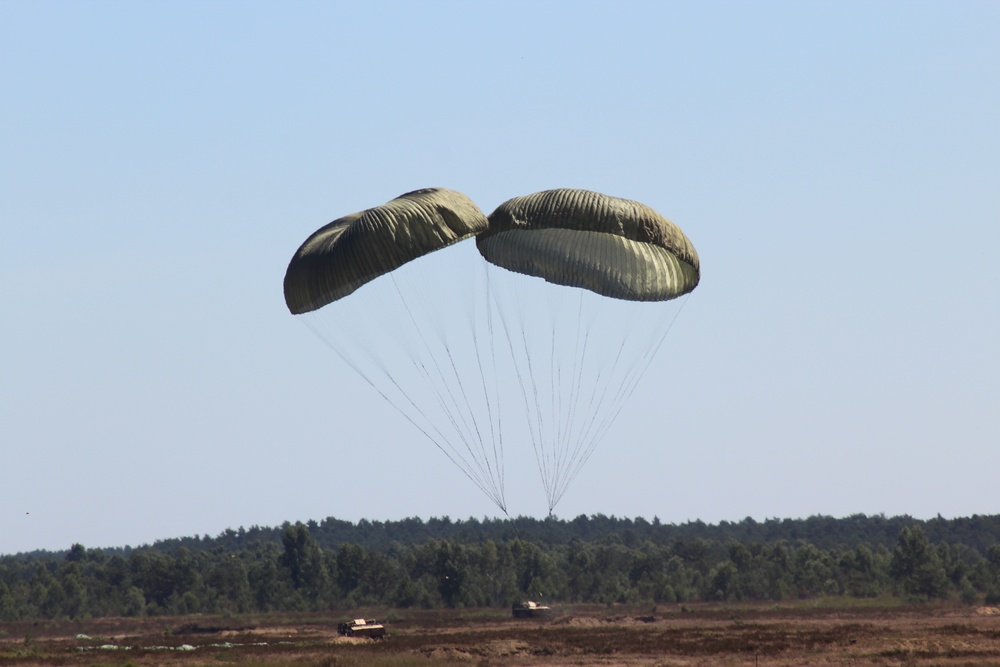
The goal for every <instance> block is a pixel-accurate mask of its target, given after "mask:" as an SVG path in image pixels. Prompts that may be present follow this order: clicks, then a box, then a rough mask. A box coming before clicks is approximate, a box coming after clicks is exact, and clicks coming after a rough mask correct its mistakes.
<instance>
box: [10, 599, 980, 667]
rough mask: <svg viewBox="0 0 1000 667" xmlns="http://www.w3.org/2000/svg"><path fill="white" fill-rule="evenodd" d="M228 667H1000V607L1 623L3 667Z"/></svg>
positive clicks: (698, 608) (710, 608) (827, 605)
mask: <svg viewBox="0 0 1000 667" xmlns="http://www.w3.org/2000/svg"><path fill="white" fill-rule="evenodd" d="M362 616H364V617H366V618H378V619H379V620H383V619H384V622H385V624H386V627H387V628H388V630H389V636H388V637H387V638H385V639H382V640H370V639H349V638H346V637H341V636H340V635H338V634H337V632H336V626H337V623H338V622H340V621H343V620H347V619H351V618H358V617H362ZM81 635H85V637H83V636H81ZM225 664H238V665H262V666H264V665H267V666H275V667H277V666H280V665H315V666H322V667H333V666H336V667H354V666H355V665H376V666H379V665H381V666H384V667H409V665H426V666H427V667H435V666H439V665H474V666H476V667H486V666H491V667H492V666H496V667H514V666H522V665H523V666H535V665H557V666H565V667H569V666H572V667H587V666H601V667H616V666H622V667H681V666H701V665H773V666H791V665H882V666H885V667H891V666H895V665H900V666H902V665H906V666H910V665H927V666H931V665H934V666H941V667H972V666H973V665H975V666H976V667H980V666H996V667H1000V609H998V608H996V607H963V606H954V605H919V606H898V605H897V604H895V603H893V602H892V601H887V602H885V603H884V604H881V605H880V604H873V603H870V602H869V603H866V604H865V605H863V606H859V605H858V604H857V603H856V602H852V601H842V602H841V603H840V604H838V602H836V601H824V602H822V603H817V602H815V601H811V602H808V603H795V604H787V605H774V604H770V605H764V604H760V605H707V604H706V605H687V606H683V607H682V606H681V605H659V606H657V607H652V606H647V607H646V608H644V609H628V608H624V607H604V606H600V607H598V606H582V605H560V606H557V607H556V608H555V609H554V613H553V615H552V616H551V617H550V618H548V619H545V620H534V619H531V620H528V619H513V618H511V617H510V612H509V610H500V609H491V610H430V611H428V610H409V609H407V610H385V609H381V610H377V609H376V610H372V609H366V610H348V611H346V612H344V611H340V612H324V613H307V614H269V615H248V616H241V617H222V616H207V615H194V616H186V617H163V618H142V619H123V618H103V619H86V620H73V621H69V620H63V621H38V622H29V621H24V622H8V623H0V666H6V665H17V666H18V667H40V666H42V665H67V666H76V665H114V666H122V667H124V666H126V665H130V666H132V667H151V666H154V665H170V666H178V667H203V666H208V665H225Z"/></svg>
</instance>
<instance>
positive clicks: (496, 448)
mask: <svg viewBox="0 0 1000 667" xmlns="http://www.w3.org/2000/svg"><path fill="white" fill-rule="evenodd" d="M481 275H482V276H483V281H484V285H483V287H484V294H483V297H484V298H483V299H482V303H483V304H484V305H485V308H486V333H487V336H488V338H489V341H488V342H489V345H488V346H487V349H489V351H490V362H491V364H492V368H493V395H494V397H495V401H496V421H495V422H494V419H493V409H492V406H491V403H490V398H489V389H488V387H487V381H486V374H485V373H484V372H483V359H482V355H481V354H480V352H479V350H480V347H479V336H478V335H477V332H476V328H475V325H473V328H472V331H473V342H474V344H475V346H476V360H477V361H478V362H479V376H480V378H481V379H482V382H483V396H484V398H485V400H486V410H487V413H488V414H489V419H490V440H491V442H492V444H493V460H494V461H495V462H496V463H497V466H496V467H497V478H498V481H499V486H500V496H501V497H503V496H504V493H505V491H504V474H505V470H504V454H503V420H502V419H501V418H500V416H501V413H500V386H499V381H498V379H497V356H496V346H495V344H494V341H495V336H494V334H493V305H492V303H491V301H490V274H489V271H487V270H486V267H485V266H484V267H483V268H482V274H481ZM478 302H479V301H478V300H477V303H478ZM503 510H504V514H506V513H507V509H506V507H504V508H503ZM508 516H509V515H508Z"/></svg>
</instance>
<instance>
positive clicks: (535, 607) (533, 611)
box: [511, 600, 552, 618]
mask: <svg viewBox="0 0 1000 667" xmlns="http://www.w3.org/2000/svg"><path fill="white" fill-rule="evenodd" d="M511 611H512V612H513V613H514V618H544V617H546V616H548V615H549V614H550V613H552V608H551V607H545V606H543V605H540V604H538V603H537V602H535V601H533V600H524V601H523V602H515V603H514V606H513V608H512V610H511Z"/></svg>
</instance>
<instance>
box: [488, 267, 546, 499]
mask: <svg viewBox="0 0 1000 667" xmlns="http://www.w3.org/2000/svg"><path fill="white" fill-rule="evenodd" d="M489 286H490V300H491V302H492V303H494V304H495V305H496V309H497V314H499V315H500V324H501V327H502V329H503V333H504V337H505V338H506V340H507V349H508V350H509V351H510V356H511V362H512V363H511V367H512V368H513V369H514V375H515V376H516V377H517V384H518V386H519V387H520V389H521V399H522V400H523V402H524V416H525V422H526V424H527V426H528V435H529V437H530V438H531V448H532V449H533V450H534V452H535V462H536V464H537V465H538V468H539V472H540V473H541V477H542V487H543V489H545V491H546V496H548V479H547V477H546V475H545V473H544V467H543V466H542V459H541V453H540V448H541V423H540V421H541V420H540V417H537V418H533V416H532V413H531V405H530V399H529V392H528V387H527V384H526V381H525V377H524V376H525V375H526V374H527V375H528V376H529V378H528V379H530V380H532V387H534V378H532V377H531V370H530V369H531V362H530V358H531V357H530V355H529V354H528V350H527V339H526V337H525V332H524V325H523V324H522V325H521V341H522V344H523V345H524V346H525V348H524V357H525V358H526V359H527V360H528V363H527V366H528V368H527V369H525V368H523V367H522V363H521V356H520V355H519V354H518V353H517V351H516V350H515V344H514V340H515V338H516V337H515V336H514V335H512V332H511V324H510V323H509V322H508V321H507V320H508V318H507V316H506V309H505V308H504V307H503V306H502V305H501V303H500V298H499V295H498V293H497V291H496V289H495V288H494V287H493V284H492V282H490V283H489ZM515 300H516V301H518V302H521V301H522V300H521V298H520V294H516V295H515ZM522 320H523V318H522ZM525 370H527V373H525ZM534 396H535V411H536V414H537V413H540V410H539V409H538V392H537V390H535V391H534Z"/></svg>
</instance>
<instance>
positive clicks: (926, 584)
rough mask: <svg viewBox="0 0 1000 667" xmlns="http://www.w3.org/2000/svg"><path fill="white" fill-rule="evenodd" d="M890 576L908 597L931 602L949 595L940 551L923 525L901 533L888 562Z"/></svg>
mask: <svg viewBox="0 0 1000 667" xmlns="http://www.w3.org/2000/svg"><path fill="white" fill-rule="evenodd" d="M889 576H891V577H892V580H893V581H894V582H895V583H896V584H897V585H898V586H899V587H900V588H901V589H902V591H903V592H904V593H906V594H907V595H909V596H911V597H914V598H918V599H924V600H928V599H931V598H943V597H946V596H947V594H948V577H947V575H946V574H945V569H944V564H943V563H942V562H941V557H940V555H939V554H938V552H937V550H936V549H934V547H933V546H931V543H930V541H929V540H928V539H927V536H926V535H924V531H923V530H922V529H921V528H920V526H913V527H905V528H903V529H902V530H901V531H900V532H899V539H898V540H897V541H896V548H895V549H893V552H892V561H891V562H890V563H889Z"/></svg>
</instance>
